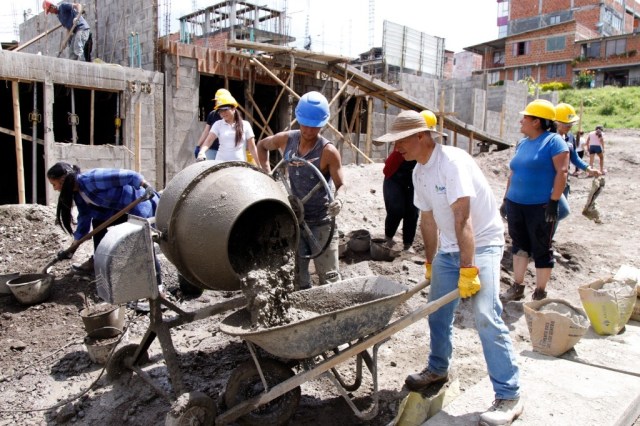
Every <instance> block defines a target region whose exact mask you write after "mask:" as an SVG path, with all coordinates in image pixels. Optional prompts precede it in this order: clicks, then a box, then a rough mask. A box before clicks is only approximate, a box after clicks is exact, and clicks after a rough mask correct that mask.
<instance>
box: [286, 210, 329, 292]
mask: <svg viewBox="0 0 640 426" xmlns="http://www.w3.org/2000/svg"><path fill="white" fill-rule="evenodd" d="M307 225H309V229H311V233H312V234H313V235H314V237H316V239H317V240H318V241H319V242H320V244H322V242H324V241H327V237H328V236H329V231H330V230H331V224H329V223H327V224H322V225H312V224H309V223H308V224H307ZM298 253H299V254H301V255H309V254H311V248H310V247H309V245H308V244H307V243H306V241H305V239H304V238H302V236H301V237H300V241H299V243H298ZM310 260H311V259H303V258H301V257H298V258H297V262H296V275H297V278H298V284H299V286H300V288H301V289H305V288H309V287H311V275H310V274H309V262H310ZM338 264H339V263H338V230H337V229H336V230H335V231H334V232H333V238H332V239H331V242H330V243H329V247H327V249H326V250H325V251H324V253H322V254H321V255H320V256H318V257H316V258H315V259H313V265H314V266H315V267H316V272H317V273H318V279H319V281H318V282H319V284H320V285H324V284H326V283H327V282H328V281H327V276H326V274H327V272H331V271H335V272H339V271H338Z"/></svg>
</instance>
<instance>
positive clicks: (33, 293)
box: [7, 274, 53, 305]
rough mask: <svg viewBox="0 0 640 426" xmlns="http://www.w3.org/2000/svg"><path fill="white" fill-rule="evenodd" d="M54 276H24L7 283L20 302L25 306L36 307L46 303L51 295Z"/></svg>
mask: <svg viewBox="0 0 640 426" xmlns="http://www.w3.org/2000/svg"><path fill="white" fill-rule="evenodd" d="M52 282H53V276H51V275H49V274H24V275H20V276H18V277H16V278H13V279H11V280H9V281H8V282H7V287H9V289H10V290H11V292H12V293H13V295H14V296H15V298H16V299H18V302H20V303H22V304H23V305H35V304H37V303H41V302H44V301H45V300H47V299H48V298H49V295H50V294H51V283H52Z"/></svg>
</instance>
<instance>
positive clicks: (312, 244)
mask: <svg viewBox="0 0 640 426" xmlns="http://www.w3.org/2000/svg"><path fill="white" fill-rule="evenodd" d="M291 161H300V162H303V163H305V164H306V165H307V166H308V167H311V169H312V170H313V172H314V173H315V174H316V176H317V177H318V183H317V184H316V186H314V187H313V188H311V190H310V191H309V193H307V195H305V196H304V197H302V198H299V197H296V196H295V195H294V194H293V192H292V191H291V187H290V186H289V182H287V179H286V178H284V177H283V178H282V179H281V181H282V183H283V184H284V187H285V189H286V190H287V193H288V194H289V203H290V204H291V208H292V209H293V212H294V213H295V215H296V218H297V219H298V225H299V226H300V231H301V232H300V237H301V238H302V239H304V241H305V242H306V243H307V245H308V246H309V248H310V249H311V253H309V254H300V253H298V256H299V257H301V258H302V259H315V258H316V257H318V256H320V255H321V254H322V253H324V252H325V250H326V249H327V248H328V247H329V245H330V244H331V240H332V239H333V234H334V232H335V229H336V218H335V217H331V229H330V231H329V235H328V237H327V238H326V239H325V240H323V241H318V239H317V238H316V237H315V235H313V232H311V229H310V228H309V225H307V223H306V222H305V220H304V205H305V204H306V203H307V202H308V201H309V200H310V199H311V197H312V196H313V195H314V194H315V193H316V192H318V191H320V190H324V191H325V193H326V194H327V198H329V203H331V202H332V201H333V194H332V193H331V188H329V184H328V183H327V180H326V179H325V178H324V176H323V175H322V172H320V170H319V169H318V168H317V167H316V166H314V165H313V164H312V163H310V162H309V161H307V160H305V159H304V158H300V157H296V156H295V155H294V156H290V157H289V156H285V157H284V158H283V159H282V160H281V161H280V162H279V163H278V164H277V165H276V166H275V167H274V168H273V171H272V172H271V174H272V175H273V176H274V177H276V178H277V177H279V176H280V175H279V173H277V170H278V169H279V168H280V167H281V166H283V165H286V164H287V163H289V162H291Z"/></svg>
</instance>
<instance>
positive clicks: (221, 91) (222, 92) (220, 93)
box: [211, 89, 231, 101]
mask: <svg viewBox="0 0 640 426" xmlns="http://www.w3.org/2000/svg"><path fill="white" fill-rule="evenodd" d="M220 96H231V92H229V91H228V90H227V89H218V90H216V94H215V96H214V97H213V99H211V100H212V101H215V100H217V99H218V98H219V97H220Z"/></svg>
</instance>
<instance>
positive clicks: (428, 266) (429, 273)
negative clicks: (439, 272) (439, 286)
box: [424, 262, 431, 280]
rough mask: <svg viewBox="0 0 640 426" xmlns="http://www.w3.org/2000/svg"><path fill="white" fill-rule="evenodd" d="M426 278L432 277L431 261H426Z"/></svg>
mask: <svg viewBox="0 0 640 426" xmlns="http://www.w3.org/2000/svg"><path fill="white" fill-rule="evenodd" d="M424 278H425V279H426V280H430V279H431V264H430V263H429V262H424Z"/></svg>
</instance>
